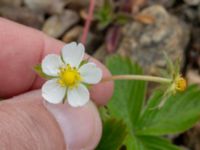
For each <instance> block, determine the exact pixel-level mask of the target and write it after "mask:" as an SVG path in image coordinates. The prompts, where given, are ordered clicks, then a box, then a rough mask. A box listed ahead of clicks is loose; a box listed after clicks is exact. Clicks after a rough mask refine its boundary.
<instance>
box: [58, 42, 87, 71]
mask: <svg viewBox="0 0 200 150" xmlns="http://www.w3.org/2000/svg"><path fill="white" fill-rule="evenodd" d="M84 53H85V47H84V46H83V44H81V43H79V44H77V43H76V42H72V43H69V44H66V45H65V46H64V47H63V48H62V57H63V60H64V61H65V63H66V64H69V65H71V66H72V67H78V66H79V65H80V63H81V61H82V60H83V57H84Z"/></svg>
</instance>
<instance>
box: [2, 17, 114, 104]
mask: <svg viewBox="0 0 200 150" xmlns="http://www.w3.org/2000/svg"><path fill="white" fill-rule="evenodd" d="M0 45H1V50H0V51H1V53H0V68H1V73H0V83H1V88H0V97H3V98H8V97H11V96H15V95H18V94H22V93H24V92H27V91H29V90H32V89H36V88H40V87H41V85H42V84H43V82H44V80H42V79H40V78H39V77H38V76H37V75H36V73H35V72H34V71H33V67H34V66H35V65H36V64H38V63H40V62H41V60H42V58H43V57H44V56H45V55H47V54H49V53H59V52H60V49H61V48H62V47H63V45H64V43H63V42H61V41H58V40H56V39H53V38H51V37H49V36H47V35H45V34H43V33H42V32H40V31H37V30H34V29H31V28H29V27H25V26H22V25H19V24H17V23H14V22H11V21H8V20H5V19H3V18H0ZM92 61H95V63H96V64H97V65H98V66H99V67H100V68H101V69H102V71H103V77H107V76H110V72H109V71H108V70H107V69H106V67H105V66H104V65H102V64H101V63H100V62H99V61H97V60H95V59H92ZM112 92H113V82H106V83H101V84H98V85H95V86H94V87H92V88H91V98H92V99H94V100H95V102H96V103H98V104H105V103H106V102H107V101H108V100H109V99H110V97H111V96H112Z"/></svg>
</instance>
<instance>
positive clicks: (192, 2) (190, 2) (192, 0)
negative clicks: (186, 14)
mask: <svg viewBox="0 0 200 150" xmlns="http://www.w3.org/2000/svg"><path fill="white" fill-rule="evenodd" d="M184 2H185V3H186V4H188V5H191V6H195V5H198V4H200V0H184Z"/></svg>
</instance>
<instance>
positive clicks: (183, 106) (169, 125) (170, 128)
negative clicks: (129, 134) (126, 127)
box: [137, 86, 200, 135]
mask: <svg viewBox="0 0 200 150" xmlns="http://www.w3.org/2000/svg"><path fill="white" fill-rule="evenodd" d="M162 98H163V97H162V93H161V92H156V93H155V94H154V95H153V96H152V98H150V100H149V103H148V105H147V108H146V109H145V111H144V113H143V115H142V117H141V118H140V120H139V122H138V128H137V134H139V135H166V134H172V133H173V134H174V133H180V132H183V131H186V130H187V129H189V128H191V127H192V126H193V125H194V124H195V123H197V122H198V121H199V120H200V89H199V87H198V86H191V87H189V88H188V90H187V91H185V92H184V93H178V94H176V95H172V96H170V97H169V98H168V99H167V101H166V103H165V105H164V106H163V107H162V108H161V109H155V106H157V105H158V103H159V102H160V101H161V100H162Z"/></svg>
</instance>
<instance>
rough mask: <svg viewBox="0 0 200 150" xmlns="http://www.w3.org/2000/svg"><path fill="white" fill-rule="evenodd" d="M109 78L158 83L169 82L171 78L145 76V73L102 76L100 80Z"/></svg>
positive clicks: (108, 79)
mask: <svg viewBox="0 0 200 150" xmlns="http://www.w3.org/2000/svg"><path fill="white" fill-rule="evenodd" d="M111 80H142V81H150V82H158V83H170V82H171V81H172V80H171V79H168V78H162V77H155V76H147V75H114V76H111V77H107V78H104V79H103V80H102V82H106V81H111Z"/></svg>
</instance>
